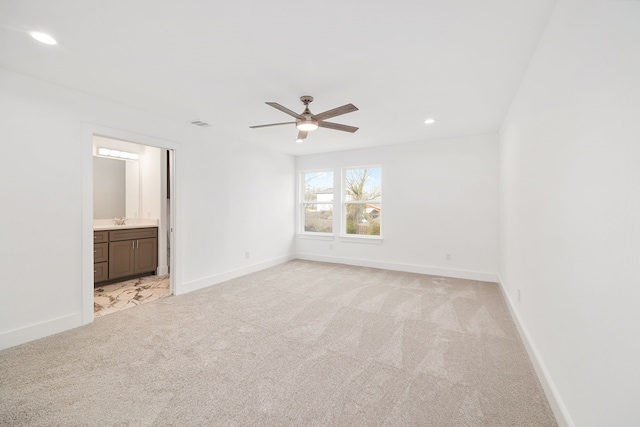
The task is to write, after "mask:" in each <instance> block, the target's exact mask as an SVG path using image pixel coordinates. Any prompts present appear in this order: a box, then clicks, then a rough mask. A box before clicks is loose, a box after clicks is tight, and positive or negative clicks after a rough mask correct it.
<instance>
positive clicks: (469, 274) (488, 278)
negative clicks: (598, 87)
mask: <svg viewBox="0 0 640 427" xmlns="http://www.w3.org/2000/svg"><path fill="white" fill-rule="evenodd" d="M296 258H297V259H303V260H307V261H319V262H331V263H335V264H347V265H355V266H358V267H371V268H381V269H384V270H394V271H404V272H407V273H418V274H429V275H431V276H443V277H453V278H456V279H469V280H479V281H483V282H497V281H498V276H497V274H496V273H488V272H484V271H471V270H454V269H452V268H441V267H431V266H427V265H414V264H401V263H397V262H381V261H372V260H367V259H359V258H342V257H332V256H324V255H316V254H305V253H296Z"/></svg>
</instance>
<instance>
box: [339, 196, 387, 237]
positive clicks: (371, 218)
mask: <svg viewBox="0 0 640 427" xmlns="http://www.w3.org/2000/svg"><path fill="white" fill-rule="evenodd" d="M381 215H382V210H381V208H380V204H378V203H347V204H346V225H347V234H363V235H368V236H379V235H380V217H381Z"/></svg>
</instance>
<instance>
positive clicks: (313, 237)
mask: <svg viewBox="0 0 640 427" xmlns="http://www.w3.org/2000/svg"><path fill="white" fill-rule="evenodd" d="M297 236H298V239H308V240H327V241H331V240H333V239H334V237H335V236H334V235H333V234H324V233H298V235H297Z"/></svg>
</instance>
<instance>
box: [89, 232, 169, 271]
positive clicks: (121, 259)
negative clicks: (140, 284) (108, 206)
mask: <svg viewBox="0 0 640 427" xmlns="http://www.w3.org/2000/svg"><path fill="white" fill-rule="evenodd" d="M98 233H101V234H100V236H97V234H98ZM105 233H106V235H105ZM94 242H100V243H94V283H99V282H104V281H112V280H114V279H123V278H130V277H139V276H144V275H147V274H154V273H155V271H156V269H157V268H158V229H157V228H156V227H149V228H129V229H120V230H111V231H100V232H98V231H96V232H94Z"/></svg>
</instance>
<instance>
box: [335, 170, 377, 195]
mask: <svg viewBox="0 0 640 427" xmlns="http://www.w3.org/2000/svg"><path fill="white" fill-rule="evenodd" d="M380 183H381V178H380V168H362V169H347V170H346V172H345V182H344V185H345V188H344V190H345V195H346V201H348V202H350V201H358V200H375V201H380V200H381V197H382V192H381V185H380Z"/></svg>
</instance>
